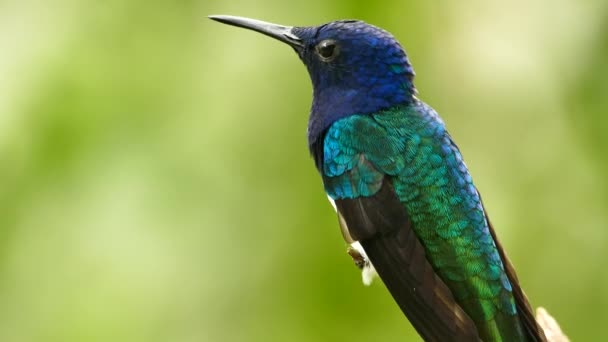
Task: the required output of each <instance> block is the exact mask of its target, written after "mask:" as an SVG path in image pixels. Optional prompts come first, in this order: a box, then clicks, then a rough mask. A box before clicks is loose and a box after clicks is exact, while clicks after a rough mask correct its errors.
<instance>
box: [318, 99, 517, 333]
mask: <svg viewBox="0 0 608 342" xmlns="http://www.w3.org/2000/svg"><path fill="white" fill-rule="evenodd" d="M323 156H324V157H323V170H322V173H323V179H324V184H325V189H326V191H327V193H328V194H329V195H330V196H331V197H332V198H334V199H348V198H357V197H360V196H363V197H368V196H372V195H374V194H375V193H376V192H377V191H378V190H379V189H380V187H381V185H382V180H383V179H384V177H388V178H389V179H390V181H391V183H392V186H393V187H394V189H395V192H396V194H397V196H398V198H399V201H400V202H401V204H402V205H403V206H404V207H405V209H406V211H407V213H408V214H409V217H410V219H411V222H412V227H413V229H414V231H415V233H416V235H417V237H418V239H419V240H420V242H421V243H422V245H423V246H424V248H425V251H426V255H427V259H428V260H429V262H430V263H431V265H432V266H433V269H434V270H435V272H436V273H437V274H438V275H439V277H440V278H441V279H442V280H443V282H445V284H446V285H447V286H448V287H449V289H450V290H451V292H452V293H453V295H454V297H455V298H456V300H457V302H458V303H459V305H460V306H461V307H462V308H463V309H464V311H465V312H466V313H467V314H468V315H469V316H470V317H471V319H472V320H473V321H474V322H475V324H476V326H477V328H478V331H479V334H480V337H481V338H482V339H483V340H485V341H521V340H525V338H524V333H523V330H522V325H521V323H520V319H519V317H518V314H517V309H516V305H515V300H514V295H513V290H512V286H511V283H510V281H509V278H508V277H507V274H506V272H505V267H504V265H503V261H502V260H501V257H500V255H499V252H498V250H497V247H496V244H495V242H494V239H493V237H492V235H491V233H490V228H489V223H488V221H487V219H486V216H485V212H484V208H483V205H482V203H481V199H480V197H479V194H478V192H477V190H476V188H475V187H474V185H473V183H472V179H471V176H470V175H469V172H468V170H467V168H466V166H465V164H464V162H463V161H462V157H461V154H460V152H459V150H458V148H457V147H456V145H455V144H454V143H453V142H452V139H451V138H450V136H449V134H448V133H447V131H446V130H445V127H444V124H443V122H442V121H441V119H440V118H439V117H438V116H437V114H436V113H435V111H434V110H433V109H432V108H430V107H428V106H427V105H425V104H424V103H422V102H420V101H418V100H416V101H415V102H414V103H413V104H411V105H407V106H396V107H393V108H392V109H390V110H385V111H382V112H378V113H376V114H372V115H353V116H350V117H347V118H344V119H341V120H338V121H336V122H335V123H334V124H333V125H332V126H330V128H329V130H328V131H327V133H326V135H325V139H324V145H323Z"/></svg>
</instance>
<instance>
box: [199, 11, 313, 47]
mask: <svg viewBox="0 0 608 342" xmlns="http://www.w3.org/2000/svg"><path fill="white" fill-rule="evenodd" d="M209 19H213V20H215V21H219V22H220V23H224V24H228V25H233V26H237V27H242V28H246V29H249V30H253V31H256V32H260V33H261V34H265V35H267V36H269V37H272V38H275V39H278V40H280V41H282V42H283V43H287V44H288V45H289V46H291V47H293V48H294V49H295V50H296V51H298V52H299V51H301V50H302V49H303V48H304V44H303V42H302V39H300V38H299V37H298V36H296V35H295V34H294V33H293V32H292V31H293V27H292V26H283V25H277V24H271V23H267V22H264V21H260V20H255V19H249V18H243V17H235V16H232V15H210V16H209Z"/></svg>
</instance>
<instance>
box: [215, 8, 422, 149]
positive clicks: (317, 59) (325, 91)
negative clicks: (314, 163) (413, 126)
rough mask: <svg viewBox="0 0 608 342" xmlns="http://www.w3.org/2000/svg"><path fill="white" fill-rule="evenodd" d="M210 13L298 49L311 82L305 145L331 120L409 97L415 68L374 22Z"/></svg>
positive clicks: (311, 142) (314, 139) (395, 43)
mask: <svg viewBox="0 0 608 342" xmlns="http://www.w3.org/2000/svg"><path fill="white" fill-rule="evenodd" d="M211 18H212V19H214V20H217V21H220V22H223V23H227V24H231V25H235V26H239V27H244V28H248V29H252V30H255V31H258V32H260V33H263V34H266V35H268V36H271V37H273V38H276V39H278V40H281V41H283V42H285V43H287V44H289V45H290V46H292V47H293V48H294V50H295V51H296V52H297V53H298V55H299V56H300V59H302V61H303V62H304V64H305V65H306V67H307V68H308V72H309V74H310V78H311V80H312V84H313V88H314V96H313V103H312V108H311V112H310V120H309V122H308V142H309V145H312V144H313V143H314V142H315V141H316V140H317V139H318V138H319V137H320V136H321V134H322V133H323V132H324V131H325V130H326V129H327V128H328V127H329V126H330V125H331V124H332V123H333V122H335V121H336V120H339V119H341V118H344V117H347V116H350V115H356V114H369V113H374V112H377V111H380V110H383V109H387V108H390V107H393V106H395V105H399V104H404V103H407V102H410V101H412V99H413V95H414V93H415V88H414V85H413V79H414V70H413V69H412V66H411V64H410V63H409V61H408V58H407V55H406V54H405V51H404V50H403V48H402V47H401V45H400V44H399V42H397V40H396V39H395V38H394V37H393V36H392V35H391V34H390V33H388V32H386V31H384V30H382V29H380V28H378V27H375V26H372V25H369V24H366V23H364V22H362V21H358V20H340V21H333V22H330V23H327V24H325V25H321V26H314V27H289V26H281V25H275V24H270V23H266V22H261V21H257V20H253V19H247V18H240V17H231V16H212V17H211Z"/></svg>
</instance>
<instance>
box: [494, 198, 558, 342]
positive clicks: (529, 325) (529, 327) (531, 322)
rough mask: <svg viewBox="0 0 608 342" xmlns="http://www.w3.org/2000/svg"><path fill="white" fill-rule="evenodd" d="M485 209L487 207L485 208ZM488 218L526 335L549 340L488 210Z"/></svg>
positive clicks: (532, 339) (538, 339)
mask: <svg viewBox="0 0 608 342" xmlns="http://www.w3.org/2000/svg"><path fill="white" fill-rule="evenodd" d="M484 211H485V209H484ZM486 220H487V222H488V226H489V228H490V234H492V238H493V239H494V242H495V244H496V248H497V249H498V253H499V254H500V258H501V259H502V262H503V265H504V266H505V272H506V273H507V277H508V278H509V282H510V283H511V287H512V289H513V297H514V298H515V306H516V307H517V313H518V314H519V317H520V321H521V323H522V325H523V328H524V331H525V333H526V335H527V336H528V337H529V339H530V341H547V338H546V336H545V333H544V331H543V329H542V328H541V327H540V325H539V324H538V322H537V321H536V318H535V317H534V311H533V310H532V307H531V306H530V303H529V302H528V297H526V294H525V293H524V291H523V290H522V288H521V286H520V284H519V279H517V274H516V273H515V267H513V264H511V260H509V258H508V257H507V254H506V253H505V250H504V248H503V247H502V244H501V243H500V241H499V240H498V238H497V237H496V232H495V231H494V227H493V226H492V223H490V219H488V218H487V212H486Z"/></svg>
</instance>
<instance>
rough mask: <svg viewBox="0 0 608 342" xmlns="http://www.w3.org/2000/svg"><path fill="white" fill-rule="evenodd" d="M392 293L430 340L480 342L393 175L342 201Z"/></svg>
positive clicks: (349, 223)
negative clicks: (401, 199)
mask: <svg viewBox="0 0 608 342" xmlns="http://www.w3.org/2000/svg"><path fill="white" fill-rule="evenodd" d="M335 202H336V207H337V209H338V211H339V213H340V215H341V216H342V217H343V218H344V220H345V221H346V225H347V226H348V230H349V232H350V234H351V236H352V237H353V238H354V239H355V240H359V242H360V243H361V244H362V246H363V249H364V250H365V252H366V253H367V255H368V257H369V259H370V261H371V263H372V264H373V265H374V267H375V268H376V271H377V272H378V274H379V275H380V277H381V278H382V280H383V281H384V284H385V285H386V287H387V288H388V290H389V291H390V293H391V295H392V296H393V298H394V299H395V301H396V302H397V304H398V305H399V307H400V308H401V310H402V311H403V313H404V314H405V315H406V316H407V317H408V319H409V320H410V322H411V323H412V325H413V326H414V328H415V329H416V330H417V331H418V333H419V334H420V336H422V337H423V338H424V340H425V341H478V340H479V336H478V333H477V328H476V327H475V324H474V323H473V321H472V320H471V319H470V318H469V316H468V315H467V314H466V313H465V312H464V311H463V310H462V308H461V307H460V306H459V305H458V303H457V302H456V301H455V299H454V297H453V296H452V293H451V292H450V290H449V289H448V287H447V286H446V285H445V284H444V283H443V281H441V279H440V278H439V277H438V276H437V275H436V274H435V272H434V271H433V268H432V266H431V264H430V263H429V262H428V261H427V259H426V255H425V251H424V247H423V246H422V244H421V243H420V241H418V238H417V237H416V234H415V233H414V231H413V230H412V227H411V221H410V219H409V217H408V215H407V213H406V211H405V208H404V207H403V205H401V203H400V202H399V199H398V198H397V195H396V194H395V192H394V189H393V186H392V185H391V182H390V179H388V178H385V179H384V181H383V183H382V187H381V188H380V190H379V191H378V192H377V193H376V194H374V195H372V196H369V197H359V198H355V199H340V200H336V201H335Z"/></svg>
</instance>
